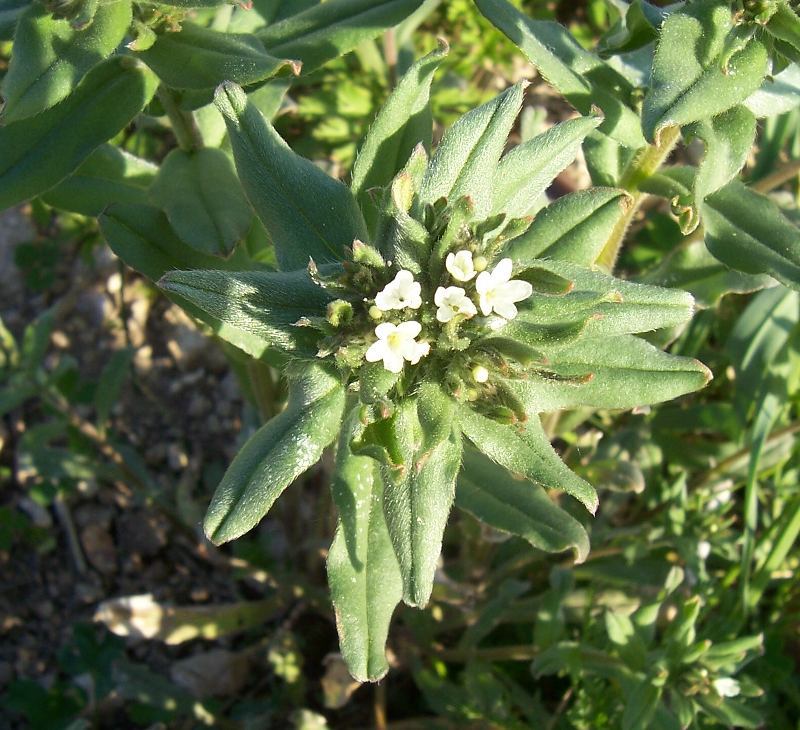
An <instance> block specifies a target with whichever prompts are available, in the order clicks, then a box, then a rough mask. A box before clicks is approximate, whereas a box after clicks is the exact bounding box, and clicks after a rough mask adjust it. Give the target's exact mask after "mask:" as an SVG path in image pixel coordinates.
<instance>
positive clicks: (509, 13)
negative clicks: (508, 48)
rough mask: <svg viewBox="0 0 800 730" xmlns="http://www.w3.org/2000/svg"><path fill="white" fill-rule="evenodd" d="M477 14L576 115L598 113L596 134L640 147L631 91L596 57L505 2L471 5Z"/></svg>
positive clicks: (563, 32) (559, 29)
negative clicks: (595, 109)
mask: <svg viewBox="0 0 800 730" xmlns="http://www.w3.org/2000/svg"><path fill="white" fill-rule="evenodd" d="M475 3H476V5H477V6H478V8H479V10H480V11H481V12H482V13H483V14H484V15H485V16H486V17H487V18H488V19H489V20H490V21H491V22H492V23H494V25H496V26H497V27H498V28H499V29H500V30H501V31H502V32H503V33H505V35H506V36H508V38H510V39H511V40H512V41H513V42H514V43H516V45H517V46H518V47H519V48H520V50H521V51H522V52H523V53H524V54H525V55H526V56H527V57H528V60H529V61H530V62H531V63H532V64H533V65H534V66H536V68H537V69H538V71H539V73H540V74H541V75H542V76H543V77H544V79H545V80H546V81H547V82H548V83H550V84H552V85H553V86H554V87H555V88H556V89H558V91H560V92H561V93H562V94H563V95H564V96H565V97H566V98H567V100H568V101H569V102H570V104H572V105H573V106H574V107H575V108H576V109H577V110H578V111H579V112H580V113H581V114H584V115H588V114H591V113H592V107H593V105H595V104H596V105H597V106H598V107H600V109H602V111H603V114H604V119H603V122H602V123H601V124H600V127H599V129H600V131H601V132H603V133H604V134H607V135H609V136H610V137H613V138H614V139H615V140H617V141H618V142H620V143H622V144H624V145H625V146H627V147H632V148H639V147H643V146H644V145H645V139H644V137H643V136H642V132H641V125H640V122H639V115H638V114H637V113H636V112H635V111H634V110H633V108H632V107H631V106H629V103H630V102H629V100H630V97H631V93H632V92H633V87H632V86H631V84H630V83H629V82H628V81H627V80H626V79H625V78H624V77H623V76H622V75H621V74H619V73H618V72H617V71H615V70H614V69H613V68H611V66H609V65H608V64H606V63H605V62H604V61H603V60H602V59H600V57H598V56H596V55H595V54H593V53H590V52H589V51H586V50H584V49H583V48H582V47H581V45H580V44H579V43H578V41H576V40H575V38H574V37H573V36H572V35H571V34H570V32H569V31H568V30H567V29H566V28H564V27H563V26H562V25H559V24H558V23H556V22H554V21H551V20H532V19H531V18H528V17H526V16H525V15H523V14H522V13H521V12H520V11H519V10H517V9H516V8H515V7H514V6H512V5H511V4H510V3H508V2H507V1H506V0H475Z"/></svg>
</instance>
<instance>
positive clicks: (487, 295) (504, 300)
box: [365, 250, 533, 374]
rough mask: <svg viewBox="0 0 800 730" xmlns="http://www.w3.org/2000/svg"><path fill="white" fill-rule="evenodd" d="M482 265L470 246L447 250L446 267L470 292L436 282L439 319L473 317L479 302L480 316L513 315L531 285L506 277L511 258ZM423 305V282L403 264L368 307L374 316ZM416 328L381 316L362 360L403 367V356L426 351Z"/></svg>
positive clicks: (414, 358)
mask: <svg viewBox="0 0 800 730" xmlns="http://www.w3.org/2000/svg"><path fill="white" fill-rule="evenodd" d="M486 266H487V262H486V260H485V258H483V257H482V256H478V257H473V254H472V252H471V251H469V250H461V251H458V252H452V253H449V254H448V255H447V258H446V260H445V268H446V270H447V273H448V274H449V275H450V277H451V278H452V279H453V280H455V281H456V282H458V283H460V284H464V285H466V286H469V287H470V289H471V295H470V293H468V292H467V289H465V288H463V287H461V286H455V285H453V286H446V287H445V286H439V287H438V288H437V289H436V291H435V293H434V295H433V303H434V304H435V306H436V307H437V309H436V320H437V321H438V322H440V323H441V324H445V325H446V324H449V323H453V325H457V324H458V323H459V322H461V321H464V320H467V319H471V318H472V317H475V316H476V315H477V314H478V309H479V308H480V312H481V313H482V314H483V316H484V317H488V316H489V315H491V314H493V313H494V314H497V315H499V316H500V317H503V318H504V319H506V320H510V319H513V318H514V317H516V316H517V307H516V303H517V302H520V301H522V300H524V299H527V298H528V297H529V296H530V295H531V294H532V292H533V288H532V286H531V285H530V284H529V283H528V282H527V281H522V280H518V279H512V278H511V274H512V261H511V259H508V258H505V259H502V260H501V261H500V262H499V263H498V264H497V265H496V266H495V267H494V269H493V270H492V271H491V272H490V271H486V270H485V269H486ZM473 280H474V282H473ZM422 305H423V299H422V285H421V284H420V283H419V282H417V281H415V280H414V276H413V274H412V273H411V272H410V271H407V270H405V269H402V270H400V271H399V272H398V273H397V275H396V276H395V277H394V279H393V280H392V281H390V282H389V283H388V284H386V286H384V287H383V289H381V291H379V292H378V293H377V294H376V295H375V307H374V308H373V309H372V310H371V311H372V313H373V314H374V318H375V319H378V318H380V317H382V316H383V315H384V314H386V313H388V312H391V311H393V310H407V309H414V310H416V309H420V308H421V307H422ZM421 332H422V324H421V323H420V322H419V321H417V319H409V320H405V321H403V322H400V323H398V324H393V323H391V322H382V323H381V324H379V325H378V326H377V327H375V336H376V337H377V338H378V340H377V342H374V343H373V344H372V345H371V346H370V347H369V349H368V350H367V352H366V355H365V357H366V360H367V361H368V362H379V361H381V360H382V361H383V366H384V368H385V369H386V370H388V371H389V372H392V373H400V372H402V370H403V367H404V365H405V363H406V362H408V363H410V364H412V365H416V364H417V363H418V362H419V361H420V360H421V359H422V358H423V357H425V356H427V355H428V354H429V352H430V344H429V343H428V342H420V341H417V338H418V337H419V335H420V334H421ZM481 374H482V373H481Z"/></svg>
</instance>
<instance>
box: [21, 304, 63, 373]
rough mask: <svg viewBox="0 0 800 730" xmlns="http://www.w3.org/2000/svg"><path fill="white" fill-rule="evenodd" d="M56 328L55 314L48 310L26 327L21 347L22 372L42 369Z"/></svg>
mask: <svg viewBox="0 0 800 730" xmlns="http://www.w3.org/2000/svg"><path fill="white" fill-rule="evenodd" d="M54 326H55V312H54V311H53V310H52V309H48V310H46V311H44V312H42V314H40V315H39V316H38V317H37V318H36V319H35V320H34V321H33V322H31V323H30V324H29V325H28V326H27V327H25V332H24V333H23V335H22V346H21V347H20V370H22V371H23V372H27V373H33V372H34V371H36V370H37V369H38V368H40V367H41V365H42V361H43V360H44V356H45V354H47V348H48V347H49V345H50V335H51V333H52V332H53V327H54Z"/></svg>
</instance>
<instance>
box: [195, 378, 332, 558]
mask: <svg viewBox="0 0 800 730" xmlns="http://www.w3.org/2000/svg"><path fill="white" fill-rule="evenodd" d="M344 406H345V390H344V386H343V385H342V382H341V379H340V378H339V376H338V375H337V374H336V373H334V372H331V371H330V370H329V369H328V368H325V367H323V366H321V365H312V366H305V367H304V369H302V370H300V371H299V372H297V373H294V374H291V373H290V374H289V402H288V404H287V406H286V410H284V411H283V412H282V413H280V414H279V415H277V416H275V417H274V418H273V419H272V420H271V421H269V422H268V423H267V424H266V425H264V426H262V427H261V428H260V429H259V430H258V431H256V433H255V434H253V436H251V437H250V439H249V440H248V441H247V443H246V444H245V445H244V446H243V447H242V450H241V451H240V452H239V453H238V454H237V455H236V458H235V459H234V460H233V462H232V463H231V465H230V466H229V467H228V470H227V471H226V472H225V475H224V476H223V477H222V481H221V482H220V484H219V486H218V487H217V490H216V492H215V493H214V497H213V499H212V500H211V504H210V506H209V508H208V512H207V514H206V517H205V520H204V522H203V529H204V530H205V533H206V535H207V536H208V538H209V540H211V541H212V542H213V543H214V544H215V545H220V544H221V543H223V542H228V541H229V540H234V539H235V538H237V537H240V536H241V535H243V534H244V533H246V532H248V531H249V530H251V529H252V528H253V527H255V526H256V525H257V524H258V523H259V522H260V521H261V520H262V518H263V517H264V515H266V514H267V512H268V511H269V509H270V507H272V505H273V503H274V502H275V500H276V499H277V498H278V497H279V496H280V495H281V493H282V492H283V490H284V489H286V487H288V486H289V485H290V484H291V483H292V482H293V481H294V480H295V479H296V478H297V477H298V476H300V475H301V474H302V473H303V472H304V471H306V470H307V469H309V468H310V467H311V466H313V465H314V464H316V462H317V461H318V460H319V458H320V456H322V452H323V450H324V449H325V448H326V447H327V446H328V445H330V443H331V442H332V441H333V440H334V439H335V438H336V436H337V435H338V433H339V431H340V429H341V426H342V419H343V416H344Z"/></svg>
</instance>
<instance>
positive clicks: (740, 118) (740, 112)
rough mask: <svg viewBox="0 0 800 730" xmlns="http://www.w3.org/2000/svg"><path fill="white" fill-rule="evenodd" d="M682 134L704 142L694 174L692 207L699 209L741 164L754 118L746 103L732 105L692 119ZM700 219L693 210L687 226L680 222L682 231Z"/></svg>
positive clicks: (750, 141)
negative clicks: (716, 113) (726, 109)
mask: <svg viewBox="0 0 800 730" xmlns="http://www.w3.org/2000/svg"><path fill="white" fill-rule="evenodd" d="M684 134H685V135H686V136H687V137H688V138H691V137H697V138H699V139H701V140H702V141H703V145H704V146H705V155H703V159H702V161H701V162H700V165H699V166H698V169H697V174H696V175H695V178H694V209H695V211H699V210H700V207H701V206H702V203H703V201H704V200H705V199H706V198H707V197H708V196H709V195H711V194H712V193H715V192H716V191H717V190H719V189H720V188H722V187H723V186H725V185H727V184H728V183H729V182H730V181H731V180H733V179H734V178H735V177H736V175H738V174H739V171H740V170H741V169H742V168H743V167H744V164H745V162H746V161H747V156H748V155H749V154H750V149H751V148H752V146H753V140H754V139H755V136H756V118H755V116H753V113H752V112H751V111H750V110H749V109H747V108H746V107H743V106H735V107H733V108H731V109H729V110H728V111H726V112H723V113H722V114H720V115H718V116H716V117H713V118H712V119H705V120H703V121H700V122H695V123H694V124H692V125H690V126H689V127H687V128H686V129H685V130H684ZM699 222H700V217H699V212H696V213H695V215H693V216H692V218H691V221H690V224H689V225H688V226H687V225H684V226H681V230H682V232H683V233H684V234H689V233H691V232H692V231H693V230H694V229H695V228H696V227H697V225H698V223H699Z"/></svg>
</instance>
